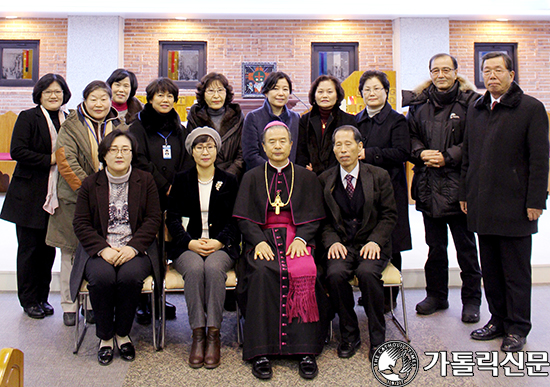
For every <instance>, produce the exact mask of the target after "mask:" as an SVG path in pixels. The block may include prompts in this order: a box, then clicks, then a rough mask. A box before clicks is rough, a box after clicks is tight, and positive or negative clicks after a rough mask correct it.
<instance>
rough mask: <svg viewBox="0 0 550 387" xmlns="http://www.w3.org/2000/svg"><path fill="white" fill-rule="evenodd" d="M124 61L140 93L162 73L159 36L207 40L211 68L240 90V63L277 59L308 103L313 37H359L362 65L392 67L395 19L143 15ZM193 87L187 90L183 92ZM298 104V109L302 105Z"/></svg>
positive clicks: (128, 29)
mask: <svg viewBox="0 0 550 387" xmlns="http://www.w3.org/2000/svg"><path fill="white" fill-rule="evenodd" d="M124 37H125V40H124V63H125V66H126V67H127V68H128V69H130V70H132V71H134V72H135V73H136V74H137V76H138V81H139V90H138V93H144V90H145V87H146V86H147V84H148V83H149V82H150V81H151V80H152V79H154V78H156V77H158V63H159V43H158V42H159V41H160V40H168V41H169V40H183V41H185V40H188V41H206V42H207V66H208V68H207V72H210V71H218V72H222V73H224V74H225V75H226V76H227V78H228V79H229V81H230V83H231V85H232V86H233V87H234V90H235V93H236V96H237V97H240V93H241V89H242V87H241V83H242V81H241V63H242V62H244V61H275V62H277V69H278V70H280V71H284V72H286V73H287V74H288V75H289V76H290V77H291V79H292V81H293V91H294V93H295V94H297V95H298V97H300V98H301V99H303V100H304V102H306V103H307V93H308V92H309V87H310V85H311V43H312V42H359V69H367V68H370V69H379V70H392V68H393V62H392V42H393V30H392V22H391V21H390V20H381V21H373V20H369V21H342V22H339V21H338V22H337V21H314V20H187V21H178V20H153V19H151V20H143V19H139V20H138V19H127V20H126V21H125V28H124ZM193 93H194V91H192V90H184V91H182V95H192V94H193ZM303 109H304V107H303V105H302V106H301V105H297V107H296V108H295V110H297V111H300V110H303Z"/></svg>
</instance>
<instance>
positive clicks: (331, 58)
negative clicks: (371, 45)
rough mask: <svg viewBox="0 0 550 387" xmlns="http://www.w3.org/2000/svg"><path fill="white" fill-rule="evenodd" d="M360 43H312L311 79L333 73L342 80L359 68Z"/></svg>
mask: <svg viewBox="0 0 550 387" xmlns="http://www.w3.org/2000/svg"><path fill="white" fill-rule="evenodd" d="M358 47H359V43H311V81H312V82H313V81H314V80H315V79H316V78H317V77H318V76H319V75H333V76H335V77H336V78H338V79H339V80H340V81H343V80H344V79H346V78H347V77H348V76H349V75H350V74H351V73H353V72H354V71H356V70H357V69H358V63H359V58H358V51H359V50H358Z"/></svg>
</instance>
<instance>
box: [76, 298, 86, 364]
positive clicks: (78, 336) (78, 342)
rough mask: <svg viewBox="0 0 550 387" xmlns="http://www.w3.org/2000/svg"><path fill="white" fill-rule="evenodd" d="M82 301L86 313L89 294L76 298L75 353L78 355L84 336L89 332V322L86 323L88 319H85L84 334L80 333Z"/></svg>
mask: <svg viewBox="0 0 550 387" xmlns="http://www.w3.org/2000/svg"><path fill="white" fill-rule="evenodd" d="M81 299H83V302H82V308H83V309H84V311H87V310H88V294H80V293H79V294H78V296H77V297H76V317H75V320H76V321H75V348H74V351H73V353H74V354H75V355H76V354H78V350H79V349H80V346H81V345H82V341H84V336H86V332H87V330H88V322H87V321H86V317H83V319H82V320H83V328H82V333H80V332H79V331H80V306H81V302H80V301H81Z"/></svg>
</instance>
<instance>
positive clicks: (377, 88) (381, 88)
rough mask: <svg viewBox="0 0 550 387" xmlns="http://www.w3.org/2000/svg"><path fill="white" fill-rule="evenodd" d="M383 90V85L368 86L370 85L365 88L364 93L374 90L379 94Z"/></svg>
mask: <svg viewBox="0 0 550 387" xmlns="http://www.w3.org/2000/svg"><path fill="white" fill-rule="evenodd" d="M382 90H384V88H383V87H375V88H374V89H370V88H368V87H365V88H364V89H363V93H365V94H370V93H371V91H374V92H375V93H376V94H378V93H380V92H381V91H382Z"/></svg>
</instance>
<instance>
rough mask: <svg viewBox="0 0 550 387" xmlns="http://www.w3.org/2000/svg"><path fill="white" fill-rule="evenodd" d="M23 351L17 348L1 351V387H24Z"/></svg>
mask: <svg viewBox="0 0 550 387" xmlns="http://www.w3.org/2000/svg"><path fill="white" fill-rule="evenodd" d="M23 360H24V356H23V352H21V351H20V350H18V349H15V348H4V349H2V351H0V387H23Z"/></svg>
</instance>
